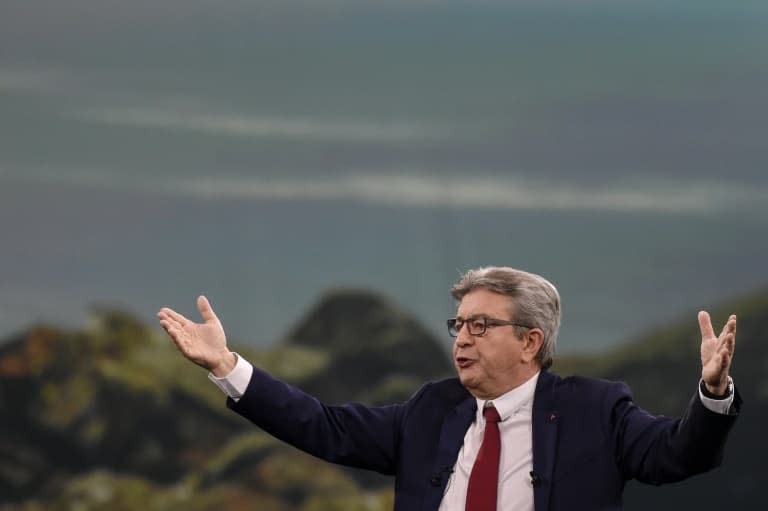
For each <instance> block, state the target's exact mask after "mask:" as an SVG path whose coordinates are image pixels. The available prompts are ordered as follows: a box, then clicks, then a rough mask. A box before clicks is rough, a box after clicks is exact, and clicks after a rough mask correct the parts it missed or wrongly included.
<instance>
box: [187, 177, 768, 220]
mask: <svg viewBox="0 0 768 511" xmlns="http://www.w3.org/2000/svg"><path fill="white" fill-rule="evenodd" d="M176 190H177V193H183V194H186V195H191V196H195V197H199V198H204V199H218V200H220V199H268V200H333V201H336V200H347V201H359V202H363V203H369V204H382V205H390V206H405V207H451V208H471V209H519V210H556V211H616V212H620V211H624V212H666V213H703V212H713V211H720V210H724V209H732V208H736V207H742V206H746V205H749V204H754V203H759V202H762V203H763V204H765V202H766V200H765V198H766V197H768V194H767V193H766V191H764V190H754V189H753V190H751V191H745V190H743V189H741V188H738V187H724V186H723V185H722V184H719V183H698V184H695V185H690V184H687V183H677V184H673V183H668V182H658V183H645V184H642V185H638V184H637V183H626V184H623V185H621V184H616V185H611V186H604V187H600V188H586V187H580V186H577V185H574V184H553V183H548V182H543V181H542V182H531V181H530V180H515V179H503V178H502V179H500V178H494V177H490V176H488V177H482V176H481V177H473V176H468V177H446V176H419V175H405V174H400V175H347V176H344V177H339V178H333V179H322V180H320V179H318V180H312V179H278V180H275V179H269V180H266V179H226V178H224V179H222V178H198V179H194V180H188V181H186V182H185V183H183V184H182V186H181V187H180V189H179V188H177V189H176Z"/></svg>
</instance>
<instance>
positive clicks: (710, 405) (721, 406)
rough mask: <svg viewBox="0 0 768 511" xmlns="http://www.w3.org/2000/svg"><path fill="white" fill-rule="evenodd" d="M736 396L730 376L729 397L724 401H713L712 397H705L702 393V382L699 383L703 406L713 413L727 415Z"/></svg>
mask: <svg viewBox="0 0 768 511" xmlns="http://www.w3.org/2000/svg"><path fill="white" fill-rule="evenodd" d="M734 394H735V393H734V392H733V379H732V378H731V377H730V376H729V377H728V395H727V396H726V397H724V398H723V399H712V398H711V397H707V396H705V395H704V393H703V392H702V391H701V381H699V399H701V404H703V405H704V408H706V409H708V410H710V411H712V412H715V413H719V414H721V415H727V414H728V411H729V410H730V409H731V405H732V404H733V396H734Z"/></svg>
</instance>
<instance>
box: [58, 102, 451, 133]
mask: <svg viewBox="0 0 768 511" xmlns="http://www.w3.org/2000/svg"><path fill="white" fill-rule="evenodd" d="M68 117H70V118H74V119H77V120H80V121H84V122H89V123H97V124H103V125H107V126H131V127H137V128H161V129H173V130H183V131H191V132H198V133H206V134H211V135H225V136H237V137H248V138H285V139H294V140H308V141H322V142H328V141H343V142H405V141H414V140H424V139H435V138H441V139H442V138H449V137H451V136H452V135H454V133H452V130H450V129H446V128H443V127H440V126H436V125H430V124H425V123H419V122H408V121H392V122H372V121H358V120H348V119H326V118H322V119H321V118H312V117H288V116H269V115H244V114H240V115H237V114H230V113H221V112H201V111H193V110H189V109H187V110H184V109H160V108H151V109H150V108H144V107H139V108H134V107H130V108H99V109H87V110H81V111H77V112H72V113H70V114H68Z"/></svg>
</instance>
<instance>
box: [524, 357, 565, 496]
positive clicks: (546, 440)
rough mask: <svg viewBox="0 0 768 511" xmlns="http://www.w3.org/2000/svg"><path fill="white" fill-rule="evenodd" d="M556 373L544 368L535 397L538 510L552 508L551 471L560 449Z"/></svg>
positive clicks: (535, 459)
mask: <svg viewBox="0 0 768 511" xmlns="http://www.w3.org/2000/svg"><path fill="white" fill-rule="evenodd" d="M556 383H557V377H556V376H554V375H552V374H550V373H548V372H547V371H542V372H541V374H540V375H539V380H538V382H537V383H536V394H535V395H534V398H533V416H532V418H531V419H532V429H533V472H534V474H535V475H534V476H533V479H534V488H533V502H534V508H535V510H536V511H546V510H547V509H549V498H550V495H551V493H552V472H553V470H554V468H555V454H556V449H557V428H558V427H557V424H558V422H559V419H560V417H559V413H558V411H557V408H556V406H557V403H556V400H555V384H556Z"/></svg>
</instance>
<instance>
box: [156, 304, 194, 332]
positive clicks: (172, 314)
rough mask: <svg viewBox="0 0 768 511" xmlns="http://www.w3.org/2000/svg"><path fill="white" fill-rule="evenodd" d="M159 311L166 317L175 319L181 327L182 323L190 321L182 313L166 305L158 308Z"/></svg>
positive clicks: (185, 323)
mask: <svg viewBox="0 0 768 511" xmlns="http://www.w3.org/2000/svg"><path fill="white" fill-rule="evenodd" d="M160 312H161V313H165V315H166V317H167V318H168V319H171V320H173V321H175V322H176V323H177V324H178V325H179V326H180V327H182V328H183V327H184V325H187V324H189V323H192V322H191V321H190V320H188V319H187V318H186V317H184V315H183V314H179V313H178V312H176V311H175V310H173V309H169V308H168V307H163V308H162V309H160Z"/></svg>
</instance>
